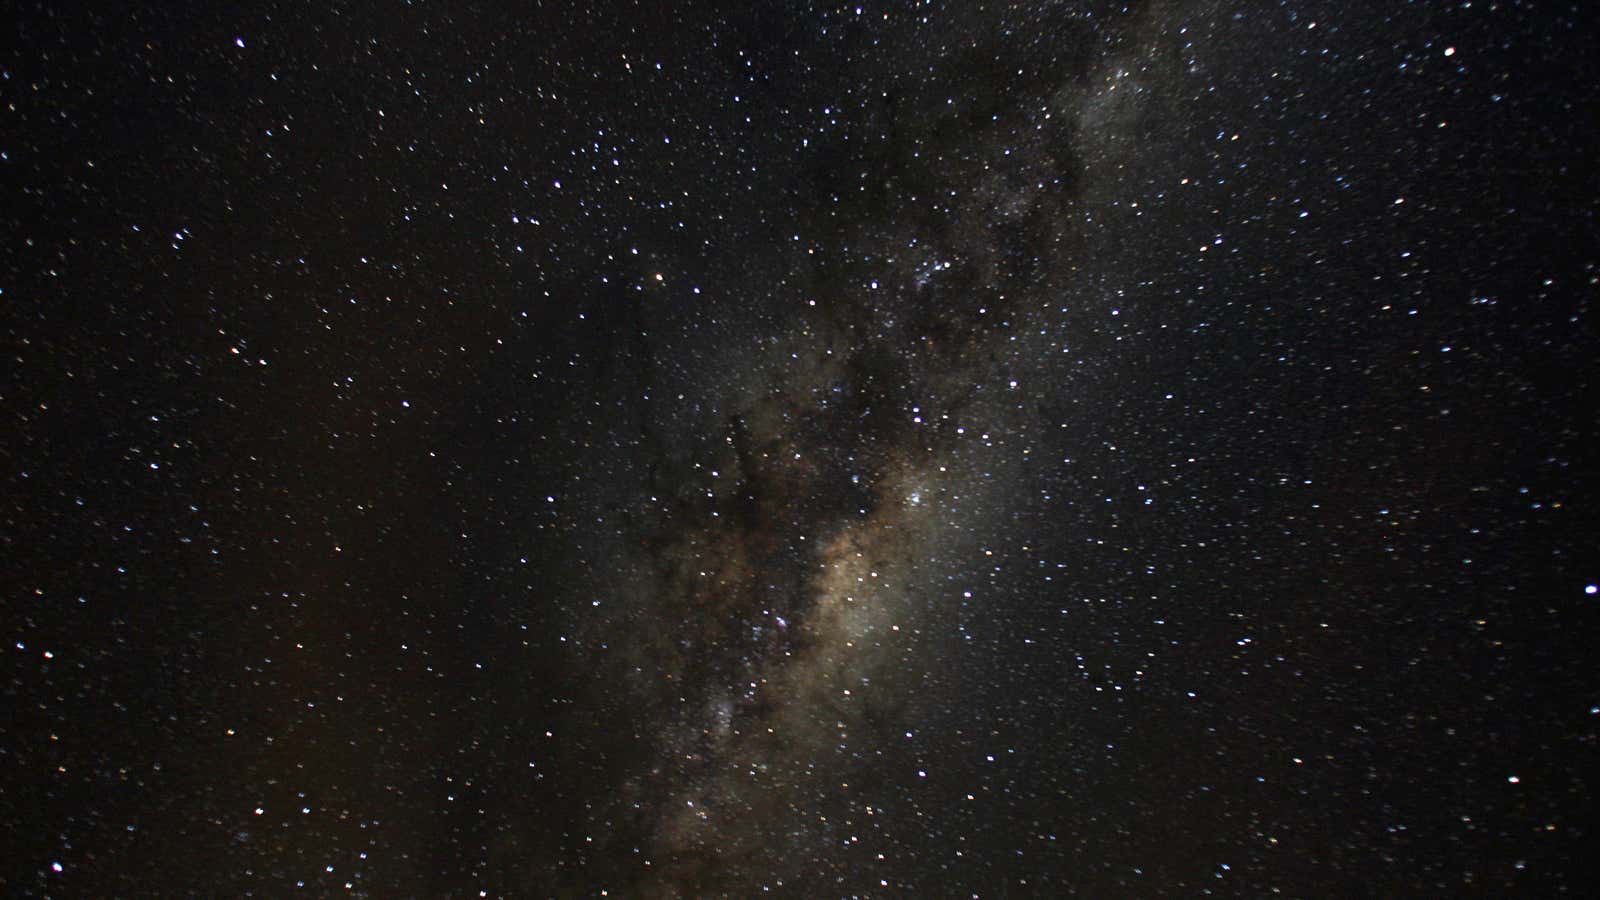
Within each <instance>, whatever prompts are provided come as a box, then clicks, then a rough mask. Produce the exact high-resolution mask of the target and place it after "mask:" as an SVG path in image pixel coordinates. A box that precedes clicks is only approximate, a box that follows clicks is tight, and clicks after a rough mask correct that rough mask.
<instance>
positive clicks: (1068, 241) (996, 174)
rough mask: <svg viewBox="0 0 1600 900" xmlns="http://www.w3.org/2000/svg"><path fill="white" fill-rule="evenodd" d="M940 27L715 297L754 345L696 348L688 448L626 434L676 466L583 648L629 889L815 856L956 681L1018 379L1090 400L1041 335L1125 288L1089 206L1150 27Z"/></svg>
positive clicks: (802, 870) (634, 534)
mask: <svg viewBox="0 0 1600 900" xmlns="http://www.w3.org/2000/svg"><path fill="white" fill-rule="evenodd" d="M962 34H963V39H962V41H961V42H960V43H959V44H957V45H940V46H931V45H930V46H926V50H927V54H928V55H927V71H926V74H925V75H918V76H915V77H901V76H899V75H898V74H897V75H895V76H894V77H893V78H892V79H891V83H892V84H893V85H894V88H895V90H896V91H897V92H899V91H903V93H897V95H896V96H894V97H893V98H892V99H886V98H890V93H889V91H884V92H882V93H880V94H879V95H878V97H876V98H873V99H872V100H871V102H869V104H868V112H867V113H866V114H865V115H866V121H865V122H863V123H861V124H860V126H859V128H857V129H853V130H852V133H853V134H855V135H858V136H859V144H860V146H859V147H855V148H852V149H850V150H849V151H847V152H846V153H845V154H843V155H842V156H839V157H837V158H835V159H832V160H829V161H827V162H826V163H822V164H820V165H822V166H823V170H822V171H812V172H810V173H809V175H808V177H809V178H811V179H814V182H813V183H814V184H815V188H814V190H816V192H817V196H816V197H815V198H814V200H815V202H816V208H815V209H814V210H812V211H810V212H807V213H803V214H801V215H800V216H799V217H797V219H796V221H795V223H794V226H793V230H794V232H795V233H794V235H793V240H792V241H791V242H790V246H785V247H783V248H782V249H781V253H782V255H781V257H780V258H778V259H763V260H761V261H759V262H757V263H756V264H755V268H756V269H757V270H758V271H762V272H765V273H768V276H767V277H768V280H769V283H767V284H760V283H753V282H752V283H741V284H738V285H736V286H735V287H734V290H732V291H730V293H731V294H732V296H730V297H729V298H728V300H727V301H726V302H727V303H728V304H729V305H730V306H732V307H733V308H731V309H726V310H723V311H722V314H723V315H728V316H730V317H738V316H739V315H740V314H741V313H740V311H739V309H738V307H739V306H740V305H742V304H744V303H745V302H746V298H743V297H741V296H739V295H738V293H737V292H739V291H744V292H757V293H759V294H760V295H761V296H760V302H759V307H760V308H761V309H762V310H763V311H765V314H764V316H763V318H762V320H761V321H760V322H759V323H750V324H746V325H743V326H738V327H735V328H733V329H731V330H732V331H733V332H735V333H740V332H745V333H754V334H756V335H758V336H759V338H758V339H757V340H755V341H750V342H747V343H746V344H745V345H743V346H715V347H711V348H708V349H706V350H705V351H703V352H705V353H706V354H707V356H708V358H707V360H706V361H705V363H703V364H702V368H703V369H705V370H708V371H712V372H717V373H719V374H721V376H722V377H721V379H720V380H719V381H718V382H717V383H716V384H715V385H714V386H712V387H711V389H710V390H705V389H704V387H700V386H697V389H696V395H697V396H698V397H700V398H701V399H700V400H699V401H698V402H697V403H696V407H697V413H698V415H697V416H696V424H695V426H694V427H693V428H692V430H691V431H690V432H688V433H685V432H684V431H683V430H681V425H679V424H677V423H675V424H674V425H671V426H668V425H664V424H662V425H660V426H659V427H658V425H657V423H647V424H646V425H645V426H644V431H645V434H646V436H647V437H648V438H649V439H650V440H652V441H654V442H657V443H662V444H668V445H670V446H665V447H663V448H662V451H661V453H662V460H671V461H672V462H665V461H662V462H660V463H659V464H652V466H651V467H650V475H649V481H648V485H647V486H645V487H641V488H640V489H639V493H640V494H641V495H644V494H648V496H647V497H644V496H641V497H640V498H639V499H638V501H637V505H636V509H635V511H636V513H637V516H638V518H637V520H636V521H635V523H633V525H632V526H631V528H630V529H629V532H630V536H629V537H628V538H627V539H626V542H628V543H629V544H630V546H627V547H625V548H622V549H620V550H616V551H613V552H614V553H616V554H617V556H618V557H619V558H617V559H615V560H614V563H613V564H614V567H615V569H616V572H617V574H616V575H615V576H614V577H613V578H609V579H601V580H600V583H598V584H595V585H593V587H592V589H593V590H594V591H595V592H596V594H597V595H598V596H604V597H606V598H607V601H608V602H606V603H605V604H602V605H601V606H600V607H598V608H597V609H596V611H595V613H594V614H593V615H591V616H588V617H585V619H584V625H583V627H582V629H581V630H580V638H579V642H580V644H581V645H582V646H584V647H587V648H590V653H591V656H590V657H589V658H590V663H588V664H592V665H593V666H594V667H595V669H596V670H597V671H598V672H601V673H603V674H602V676H601V677H600V679H599V681H600V683H602V684H604V685H607V686H608V687H607V688H606V690H607V691H614V692H615V693H614V694H613V695H612V696H611V701H612V702H614V703H617V704H619V705H620V706H623V707H626V708H628V709H633V710H637V711H638V714H639V717H640V719H639V721H637V722H636V724H635V725H634V727H635V729H636V733H637V735H638V740H639V741H640V744H641V746H642V748H644V749H643V751H642V755H643V759H642V760H641V761H640V762H639V764H638V769H639V771H637V772H635V773H633V774H632V775H631V776H630V778H629V779H628V782H627V784H628V788H627V790H625V791H623V792H622V793H621V794H620V795H619V796H618V797H617V798H616V803H617V805H618V806H619V807H621V808H619V809H616V810H614V811H612V812H610V813H608V814H609V815H614V816H616V817H617V819H619V820H622V821H628V822H630V824H631V826H632V829H634V830H633V831H632V832H630V833H634V834H640V833H642V835H643V838H642V841H643V845H644V849H643V850H642V851H641V852H642V853H644V854H647V859H648V860H649V861H650V867H649V871H650V874H649V875H647V876H645V877H643V878H642V879H641V881H640V882H639V884H638V885H637V886H636V889H639V890H660V891H665V892H667V893H673V892H675V891H679V890H682V891H686V892H690V893H692V892H695V891H700V890H708V889H737V887H738V886H739V885H744V886H745V887H746V888H748V886H749V884H750V882H749V881H748V880H747V879H750V878H758V879H759V880H761V881H763V882H764V883H774V884H783V883H784V882H785V880H786V879H787V880H788V883H790V884H794V883H796V880H797V879H800V880H801V883H804V879H805V878H808V877H810V878H814V877H816V876H817V874H818V873H816V872H815V871H814V863H813V862H812V860H814V859H815V852H816V849H817V848H818V847H820V846H825V845H827V844H828V843H829V842H830V841H835V840H839V839H840V838H839V836H838V835H836V834H835V833H834V832H835V831H836V826H831V825H830V823H829V822H828V820H827V816H826V815H825V814H816V813H814V812H811V811H810V810H811V808H812V807H813V806H814V803H813V801H814V799H815V797H817V796H818V795H823V796H826V795H829V794H842V793H848V790H849V784H850V782H851V781H852V780H854V779H857V778H866V777H873V775H872V773H873V772H874V769H875V766H876V765H877V763H876V762H875V761H874V760H873V759H872V757H873V755H874V754H873V752H872V751H870V750H868V749H865V748H870V747H872V746H874V745H876V744H878V743H880V742H882V741H885V740H892V739H893V738H897V737H902V736H903V735H911V736H913V737H914V732H915V729H916V727H918V723H920V722H921V721H922V716H923V713H924V712H925V707H927V706H928V705H929V703H930V701H935V700H939V701H942V702H949V701H950V700H951V699H953V698H951V697H950V696H948V694H947V692H950V691H959V690H960V684H959V678H958V677H955V674H954V673H953V672H951V671H949V667H950V666H951V665H952V663H951V662H950V660H951V659H953V657H954V654H955V653H957V652H958V648H957V647H956V644H957V643H959V642H960V641H961V640H962V639H963V631H962V628H961V624H960V623H961V622H962V621H963V619H964V617H969V616H982V615H984V611H983V609H982V608H981V604H979V603H974V602H973V600H972V596H973V595H972V592H971V590H970V585H968V588H967V589H964V588H963V586H962V584H963V581H962V578H961V576H962V573H964V572H967V571H969V570H970V568H971V566H972V565H973V563H974V560H979V561H981V560H983V559H984V557H985V554H986V552H987V551H986V550H985V548H984V547H983V546H982V541H981V539H980V536H982V535H990V536H995V535H1005V525H1004V520H1005V518H1006V512H1007V504H1008V502H1011V501H1010V500H1008V496H1007V493H1008V492H1010V491H1015V490H1016V489H1017V486H1018V484H1019V478H1021V479H1023V480H1022V481H1021V483H1022V484H1026V481H1025V477H1026V476H1025V475H1022V474H1021V473H1020V472H1019V471H1018V469H1019V466H1020V465H1025V464H1026V461H1027V457H1028V456H1029V455H1030V454H1031V452H1032V450H1031V449H1030V446H1029V445H1030V444H1033V443H1035V442H1036V441H1037V440H1038V437H1037V434H1038V432H1039V431H1040V430H1042V428H1043V427H1044V425H1043V421H1044V417H1043V413H1042V411H1041V409H1040V397H1041V392H1040V391H1039V389H1038V385H1039V384H1041V383H1043V384H1047V385H1050V386H1051V389H1052V390H1053V391H1055V392H1059V393H1064V394H1068V395H1071V394H1074V393H1081V394H1085V395H1087V394H1089V393H1090V392H1092V391H1095V390H1101V389H1102V388H1101V387H1100V386H1098V385H1095V384H1093V383H1092V382H1090V381H1089V380H1088V379H1085V378H1081V377H1076V376H1075V373H1074V368H1075V366H1076V360H1075V359H1074V358H1073V357H1072V356H1071V354H1070V352H1069V349H1070V348H1069V344H1070V338H1068V336H1066V335H1063V333H1062V326H1061V324H1060V323H1061V322H1062V320H1063V315H1062V314H1063V313H1068V312H1070V313H1071V314H1073V315H1084V314H1086V311H1088V310H1092V312H1093V313H1094V314H1098V315H1104V314H1105V313H1106V312H1107V310H1105V309H1102V308H1100V307H1101V306H1102V305H1103V304H1104V300H1105V299H1106V298H1103V297H1101V296H1098V295H1097V292H1096V291H1095V288H1094V286H1095V284H1096V283H1097V282H1099V281H1103V280H1105V279H1107V278H1108V277H1113V278H1114V277H1124V276H1122V275H1121V274H1120V273H1115V272H1114V270H1113V271H1112V272H1108V267H1115V266H1116V265H1117V262H1118V260H1117V258H1116V256H1115V255H1111V256H1110V259H1109V260H1107V259H1101V258H1097V256H1096V254H1095V252H1094V250H1093V248H1094V246H1095V245H1096V243H1097V242H1103V241H1106V240H1115V239H1116V238H1115V237H1114V236H1113V237H1111V238H1108V237H1106V236H1105V235H1103V234H1101V233H1100V231H1099V230H1098V229H1097V228H1096V226H1095V222H1096V217H1097V215H1098V214H1099V213H1100V208H1099V205H1100V204H1103V203H1105V202H1107V201H1106V199H1105V198H1106V197H1113V196H1116V194H1117V191H1116V189H1115V181H1116V179H1117V178H1118V177H1119V176H1118V173H1119V172H1120V171H1124V170H1131V169H1132V168H1133V167H1135V166H1136V165H1137V163H1138V160H1137V159H1136V157H1135V153H1134V151H1135V149H1136V148H1135V146H1134V145H1133V143H1132V141H1133V139H1134V134H1135V132H1136V130H1137V129H1138V127H1139V122H1140V119H1141V117H1142V116H1143V115H1145V114H1146V113H1147V112H1149V113H1150V114H1154V113H1155V112H1157V111H1159V105H1160V101H1159V100H1158V99H1156V98H1155V97H1153V96H1147V95H1151V94H1152V93H1153V92H1155V91H1157V90H1158V89H1159V87H1160V85H1159V77H1160V71H1161V69H1162V65H1163V62H1164V60H1166V59H1167V58H1168V57H1170V56H1172V55H1173V54H1174V53H1175V48H1174V47H1173V46H1171V45H1172V43H1173V41H1174V40H1175V35H1174V34H1170V33H1167V27H1166V24H1165V22H1164V20H1163V19H1161V18H1160V16H1159V15H1156V14H1151V15H1141V16H1114V17H1113V16H1108V17H1107V18H1106V19H1105V21H1104V22H1101V21H1098V20H1096V19H1095V18H1094V17H1093V16H1092V15H1088V14H1082V15H1080V14H1077V13H1074V12H1068V11H1065V10H1060V11H1055V12H1053V13H1052V12H1046V13H1039V14H1033V13H1030V14H1027V15H1024V16H1021V17H1014V18H1010V19H1005V18H1002V19H1000V20H990V19H989V18H988V17H984V16H976V17H974V19H973V20H972V21H970V22H969V23H968V24H967V26H966V27H965V29H964V30H963V31H962ZM920 35H921V32H920V30H919V29H918V28H916V27H915V26H908V27H907V28H906V29H905V30H904V31H902V32H898V33H895V34H894V35H893V37H891V38H889V39H890V40H912V41H924V42H926V41H927V39H926V38H922V37H921V36H920ZM851 63H852V65H857V66H861V67H863V68H868V69H870V68H871V66H872V62H871V61H870V59H861V60H852V61H851ZM1002 66H1003V67H1004V70H999V69H1000V67H1002ZM902 85H904V87H902ZM1147 107H1156V109H1155V110H1147ZM1091 186H1092V188H1091ZM835 191H836V192H838V194H842V195H844V196H838V195H832V196H829V195H830V194H831V193H832V192H835ZM852 195H860V196H852ZM841 209H842V210H843V212H842V213H841V211H840V210H841ZM751 252H752V253H754V254H757V255H763V254H770V253H772V252H773V251H772V250H771V248H766V247H759V248H752V250H751ZM1069 308H1070V309H1069ZM773 310H775V311H776V312H771V311H773ZM650 343H651V342H650V341H649V340H648V339H647V340H646V346H647V349H646V351H645V352H647V353H650V352H655V353H661V354H666V353H668V352H674V351H681V349H682V348H673V351H669V350H668V348H665V347H660V348H658V347H654V346H650ZM1024 383H1026V384H1027V387H1026V388H1024V387H1023V386H1022V385H1023V384H1024ZM632 387H635V388H636V389H637V390H639V391H641V392H642V393H643V394H649V393H651V392H656V393H659V392H661V391H662V389H663V387H665V386H663V385H656V384H650V383H640V384H638V385H632ZM1075 400H1076V402H1078V403H1082V404H1086V405H1087V404H1092V403H1093V398H1092V397H1088V396H1083V397H1078V398H1075ZM1007 537H1008V538H1009V537H1011V536H1007ZM989 555H991V556H992V552H990V553H989ZM596 648H598V649H596ZM942 670H943V671H942ZM942 694H944V696H941V695H942ZM908 728H909V729H911V730H909V731H908ZM877 755H878V756H881V755H882V754H881V752H879V753H878V754H877ZM924 774H925V773H924Z"/></svg>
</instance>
